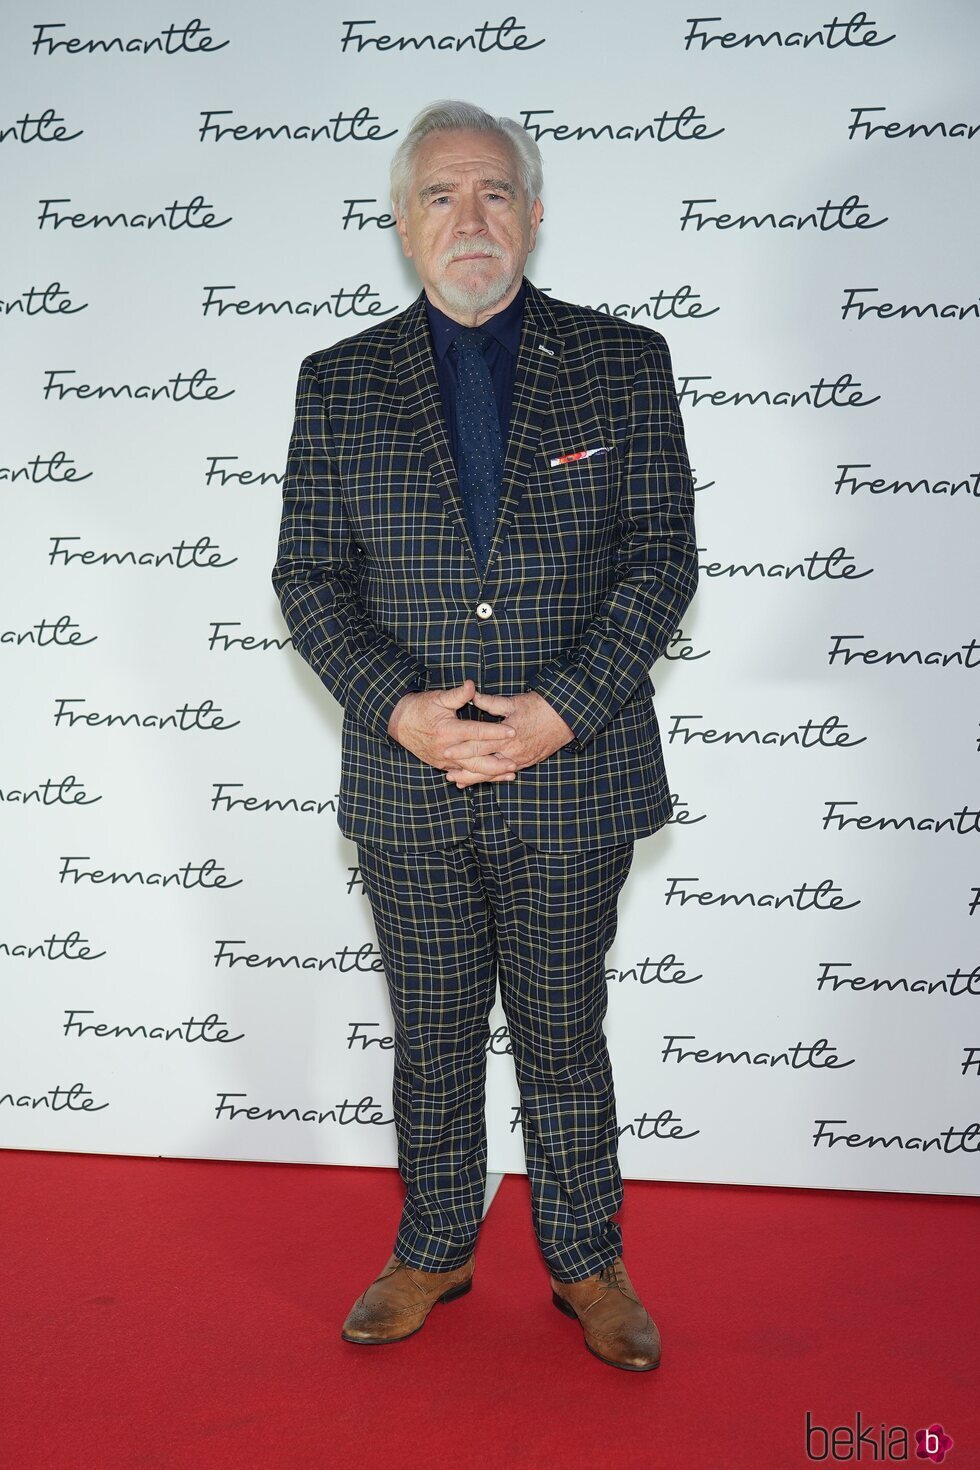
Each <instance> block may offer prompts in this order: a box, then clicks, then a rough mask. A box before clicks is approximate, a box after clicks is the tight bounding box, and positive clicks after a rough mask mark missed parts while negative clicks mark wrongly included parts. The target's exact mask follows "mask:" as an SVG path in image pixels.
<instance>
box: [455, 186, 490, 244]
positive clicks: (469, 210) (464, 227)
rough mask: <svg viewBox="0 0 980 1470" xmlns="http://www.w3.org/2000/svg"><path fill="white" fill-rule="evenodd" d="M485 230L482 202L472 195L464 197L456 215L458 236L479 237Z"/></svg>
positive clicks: (485, 218)
mask: <svg viewBox="0 0 980 1470" xmlns="http://www.w3.org/2000/svg"><path fill="white" fill-rule="evenodd" d="M486 228H487V217H486V213H485V211H484V208H483V202H482V200H481V199H480V198H479V197H477V196H474V195H464V196H463V197H462V198H461V199H460V202H459V209H458V211H457V214H456V233H457V234H458V235H479V234H482V233H483V232H484V230H486Z"/></svg>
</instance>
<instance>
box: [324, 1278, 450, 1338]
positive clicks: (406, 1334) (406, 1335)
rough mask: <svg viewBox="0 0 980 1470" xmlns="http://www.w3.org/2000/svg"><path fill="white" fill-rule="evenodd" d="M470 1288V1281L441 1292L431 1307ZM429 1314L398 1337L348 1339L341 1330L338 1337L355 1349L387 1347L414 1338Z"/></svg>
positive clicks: (447, 1300) (448, 1300) (430, 1309)
mask: <svg viewBox="0 0 980 1470" xmlns="http://www.w3.org/2000/svg"><path fill="white" fill-rule="evenodd" d="M472 1286H473V1282H472V1280H470V1281H464V1282H463V1283H462V1285H461V1286H453V1287H450V1289H449V1290H448V1291H444V1292H443V1294H442V1296H439V1297H436V1299H435V1301H434V1302H433V1303H432V1307H438V1306H439V1304H440V1303H441V1302H454V1301H455V1300H456V1299H457V1297H461V1296H465V1295H466V1293H467V1292H468V1291H470V1290H471V1289H472ZM432 1307H430V1308H429V1312H431V1311H432ZM429 1312H426V1314H425V1316H424V1317H423V1318H422V1320H421V1322H420V1323H419V1325H418V1326H417V1327H413V1328H412V1330H411V1332H403V1333H402V1334H401V1336H400V1337H350V1336H348V1334H347V1333H346V1332H344V1331H343V1330H341V1333H340V1335H341V1337H342V1338H343V1340H344V1342H352V1343H353V1344H354V1346H355V1347H389V1346H390V1345H391V1343H393V1342H407V1341H408V1339H409V1338H410V1337H414V1336H415V1334H416V1332H421V1331H422V1328H423V1327H424V1326H425V1324H426V1322H427V1321H428V1320H429Z"/></svg>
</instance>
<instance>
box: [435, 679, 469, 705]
mask: <svg viewBox="0 0 980 1470" xmlns="http://www.w3.org/2000/svg"><path fill="white" fill-rule="evenodd" d="M475 693H476V685H475V684H474V683H473V680H472V679H464V680H463V682H462V684H460V685H459V686H458V687H457V688H455V689H442V690H440V700H439V702H440V704H444V705H445V706H446V708H447V709H462V708H463V705H464V704H469V702H470V700H471V699H472V698H473V696H474V694H475Z"/></svg>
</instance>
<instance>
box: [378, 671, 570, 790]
mask: <svg viewBox="0 0 980 1470" xmlns="http://www.w3.org/2000/svg"><path fill="white" fill-rule="evenodd" d="M470 702H472V703H473V704H475V705H476V707H477V709H482V710H484V711H486V713H487V714H491V715H501V716H503V723H502V724H489V723H486V722H483V721H477V720H460V719H457V717H456V711H457V710H458V709H462V707H463V705H464V704H469V703H470ZM388 734H389V735H390V736H391V738H392V739H393V740H397V741H398V743H399V745H404V747H405V749H406V750H410V751H411V752H412V754H413V755H417V756H418V758H419V760H423V761H425V762H426V763H427V764H428V765H430V766H437V767H438V768H439V770H441V771H445V773H446V777H447V779H448V780H450V781H452V782H454V783H455V785H457V786H458V787H460V788H461V789H462V787H464V786H473V785H475V784H476V783H477V782H478V781H513V779H514V776H515V774H516V773H517V772H518V771H521V770H523V769H524V768H525V767H526V766H536V765H537V764H538V763H539V761H543V760H547V758H548V756H549V755H552V754H553V753H554V752H555V751H556V750H558V749H559V748H560V747H561V746H562V745H567V744H568V742H569V741H570V740H573V739H574V738H575V732H574V731H573V730H572V729H571V728H570V727H569V726H568V725H567V724H566V723H565V721H564V720H563V719H562V717H561V715H560V714H558V712H557V710H554V709H552V707H551V705H550V704H549V703H548V701H547V700H546V699H544V698H543V697H542V695H540V694H537V693H534V692H533V691H532V692H528V693H527V694H514V695H511V696H509V697H508V696H505V695H501V694H481V693H480V692H479V691H478V690H477V687H476V685H475V684H474V682H473V680H472V679H467V680H465V681H464V683H462V684H460V685H459V687H458V688H456V689H433V690H426V691H425V692H423V693H419V694H405V695H403V696H402V698H401V699H400V700H399V701H398V703H397V704H396V705H395V708H394V710H393V711H392V714H391V719H390V720H389V721H388Z"/></svg>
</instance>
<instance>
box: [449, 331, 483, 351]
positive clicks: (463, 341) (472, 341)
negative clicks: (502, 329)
mask: <svg viewBox="0 0 980 1470" xmlns="http://www.w3.org/2000/svg"><path fill="white" fill-rule="evenodd" d="M489 345H490V337H489V335H488V334H487V333H486V332H485V331H484V330H483V328H482V327H464V328H463V330H462V331H461V332H459V333H458V334H457V337H456V347H457V350H458V351H459V352H486V350H487V348H488V347H489Z"/></svg>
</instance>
